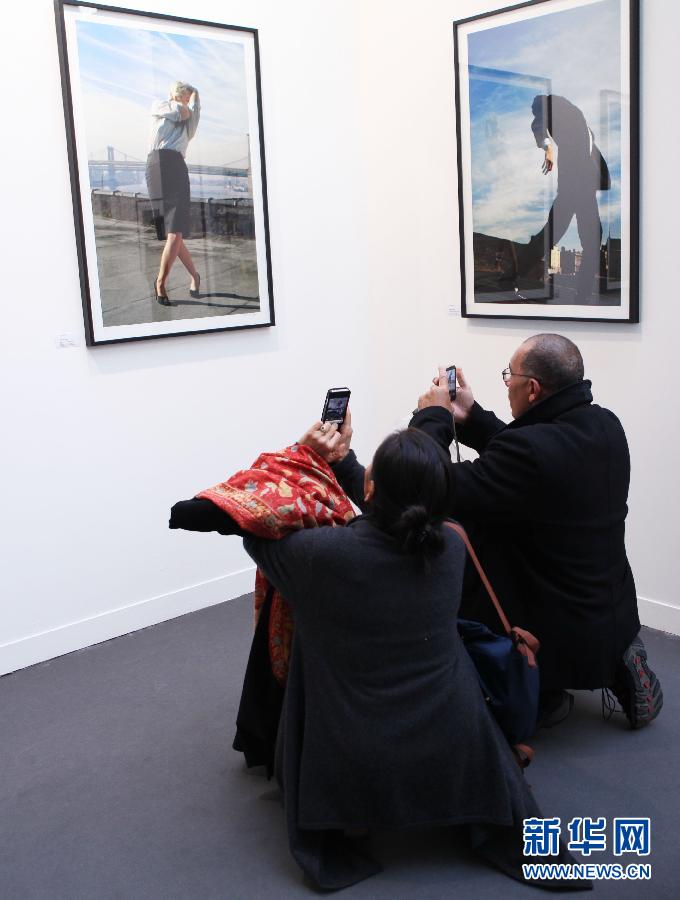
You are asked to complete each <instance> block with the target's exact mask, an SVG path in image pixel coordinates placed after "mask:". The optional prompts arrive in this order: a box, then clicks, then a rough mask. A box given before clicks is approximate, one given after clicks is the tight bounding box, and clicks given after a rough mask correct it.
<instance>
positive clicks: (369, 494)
mask: <svg viewBox="0 0 680 900" xmlns="http://www.w3.org/2000/svg"><path fill="white" fill-rule="evenodd" d="M374 493H375V481H373V479H372V478H371V479H369V480H368V481H367V482H366V484H365V485H364V503H370V502H371V500H372V499H373V494H374Z"/></svg>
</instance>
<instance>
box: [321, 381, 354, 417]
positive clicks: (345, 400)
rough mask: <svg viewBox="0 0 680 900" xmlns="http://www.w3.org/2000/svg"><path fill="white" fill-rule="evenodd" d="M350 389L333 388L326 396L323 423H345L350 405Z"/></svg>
mask: <svg viewBox="0 0 680 900" xmlns="http://www.w3.org/2000/svg"><path fill="white" fill-rule="evenodd" d="M350 393H351V392H350V390H349V388H346V387H345V388H331V389H330V390H329V391H328V393H327V394H326V402H325V403H324V405H323V412H322V413H321V421H322V422H337V423H338V424H341V423H342V422H344V421H345V415H346V414H347V407H348V405H349V396H350Z"/></svg>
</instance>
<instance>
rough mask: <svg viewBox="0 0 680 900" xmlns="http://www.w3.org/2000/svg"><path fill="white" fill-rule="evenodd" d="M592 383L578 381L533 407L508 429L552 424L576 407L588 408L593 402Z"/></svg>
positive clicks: (510, 424) (514, 420)
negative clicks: (554, 420)
mask: <svg viewBox="0 0 680 900" xmlns="http://www.w3.org/2000/svg"><path fill="white" fill-rule="evenodd" d="M591 387H592V383H591V382H590V381H588V380H584V381H576V382H574V384H569V385H567V387H565V388H562V389H561V390H559V391H555V393H554V394H551V395H550V396H549V397H546V398H545V400H541V401H540V403H537V404H536V405H535V406H532V407H531V408H530V409H528V410H527V411H526V412H525V413H523V414H522V415H521V416H518V417H517V418H516V419H513V420H512V422H510V423H509V425H508V428H521V427H522V426H523V425H538V424H539V423H541V422H552V420H553V419H556V418H557V417H558V416H561V415H562V414H563V413H565V412H569V410H570V409H574V407H576V406H586V405H587V404H589V403H592V402H593V394H592V391H591Z"/></svg>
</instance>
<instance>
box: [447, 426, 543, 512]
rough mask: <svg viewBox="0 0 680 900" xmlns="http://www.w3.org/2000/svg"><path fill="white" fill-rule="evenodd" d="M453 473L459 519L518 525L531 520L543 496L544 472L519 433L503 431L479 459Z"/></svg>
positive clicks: (456, 466)
mask: <svg viewBox="0 0 680 900" xmlns="http://www.w3.org/2000/svg"><path fill="white" fill-rule="evenodd" d="M453 469H454V487H453V500H452V510H451V512H452V514H453V515H454V516H455V517H459V518H461V519H462V520H463V521H465V520H466V519H476V520H482V521H485V522H496V523H503V522H507V523H509V524H515V525H517V524H518V523H520V522H526V521H527V520H528V519H530V517H531V515H532V509H531V502H530V501H531V499H532V498H533V497H535V496H536V493H537V491H538V492H539V493H540V469H539V464H538V460H537V458H536V453H535V450H534V447H533V445H532V443H531V441H530V440H528V439H527V437H526V436H525V435H522V434H521V433H520V430H519V429H518V430H517V431H512V430H509V429H506V430H504V431H502V432H501V433H500V434H498V435H497V436H496V437H494V438H493V440H491V441H490V442H489V444H488V446H487V447H486V449H485V450H484V451H483V453H481V455H480V456H479V458H478V459H475V460H473V461H472V462H469V461H466V462H461V463H455V464H453Z"/></svg>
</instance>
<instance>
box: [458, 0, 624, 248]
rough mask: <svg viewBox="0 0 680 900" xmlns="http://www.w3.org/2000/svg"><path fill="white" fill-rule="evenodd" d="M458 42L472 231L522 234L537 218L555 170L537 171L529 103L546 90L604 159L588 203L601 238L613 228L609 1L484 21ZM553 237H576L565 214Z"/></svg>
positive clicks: (616, 58)
mask: <svg viewBox="0 0 680 900" xmlns="http://www.w3.org/2000/svg"><path fill="white" fill-rule="evenodd" d="M529 9H531V8H529ZM534 9H536V8H534ZM522 12H524V11H522ZM480 22H481V23H483V22H484V20H483V19H482V20H480ZM467 41H468V45H467V49H468V65H469V73H468V74H469V96H470V116H471V121H470V137H471V147H472V161H473V162H472V202H473V222H474V225H473V227H474V230H475V231H481V232H484V233H487V234H494V235H497V236H502V237H509V238H512V239H513V240H518V241H523V242H526V241H528V240H529V237H530V236H531V235H532V234H535V233H536V232H537V231H538V230H539V229H540V228H542V227H543V225H544V224H545V221H546V218H547V213H548V211H549V209H550V205H551V203H552V200H553V198H554V196H555V193H556V191H557V176H556V173H553V174H550V175H547V176H546V175H543V174H542V172H541V165H542V162H543V153H542V152H541V151H540V150H539V149H538V148H537V147H536V143H535V141H534V136H533V134H532V132H531V121H532V113H531V102H532V100H533V98H534V97H535V96H536V94H538V93H553V94H561V95H562V96H563V97H566V98H567V99H568V100H570V101H571V102H572V103H574V104H576V105H577V106H578V107H580V108H581V110H582V111H583V113H584V115H585V117H586V121H587V122H588V125H589V126H590V128H591V129H592V131H593V133H594V135H595V141H596V143H597V145H598V146H599V147H600V149H601V151H602V153H603V156H604V157H605V159H606V160H607V163H608V165H609V169H610V174H611V177H612V189H611V190H610V191H603V192H599V193H598V203H599V206H600V214H601V218H602V225H603V230H604V234H605V237H606V235H607V233H608V231H610V232H611V234H612V236H614V237H620V235H621V224H620V221H621V215H620V196H621V195H620V191H621V136H620V124H621V116H620V93H619V92H620V90H621V83H620V63H621V58H620V17H619V0H600V2H595V3H588V4H586V5H583V6H580V7H576V8H574V9H569V10H564V11H561V12H550V13H547V14H542V15H538V16H535V17H534V18H530V19H524V20H523V21H518V22H511V23H508V24H504V25H499V26H496V27H493V28H487V29H485V30H480V31H477V32H474V33H471V34H469V35H468V36H467ZM558 165H559V159H558ZM560 243H561V244H562V245H564V246H566V247H579V246H580V241H579V239H578V234H577V232H576V226H575V223H574V222H572V225H571V226H570V228H569V230H568V231H567V234H566V235H565V237H564V239H563V240H562V241H561V242H560Z"/></svg>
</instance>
